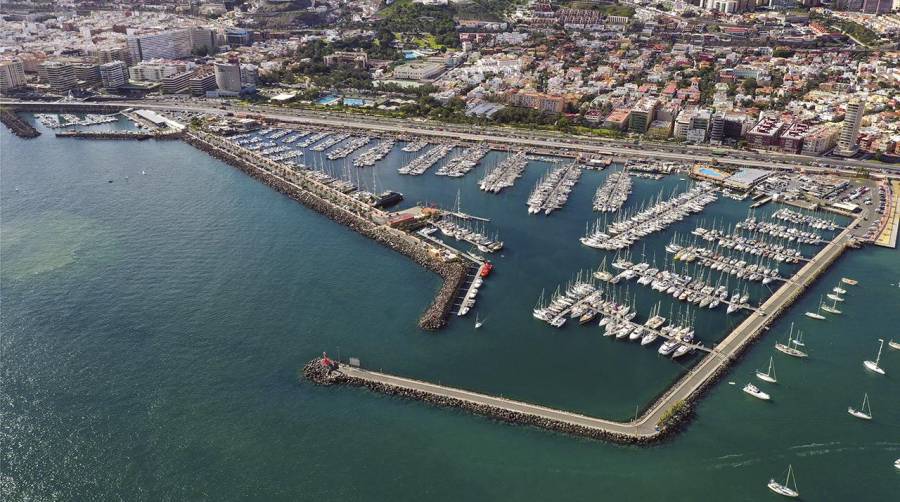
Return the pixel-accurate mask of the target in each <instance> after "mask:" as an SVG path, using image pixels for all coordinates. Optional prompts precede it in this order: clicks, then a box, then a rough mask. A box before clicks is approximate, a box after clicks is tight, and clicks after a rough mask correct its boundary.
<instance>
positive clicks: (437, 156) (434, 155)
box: [397, 144, 454, 176]
mask: <svg viewBox="0 0 900 502" xmlns="http://www.w3.org/2000/svg"><path fill="white" fill-rule="evenodd" d="M453 148H454V145H448V144H441V145H436V146H434V147H433V148H432V149H430V150H428V151H426V152H425V153H423V154H422V155H420V156H418V157H416V158H415V159H413V160H411V161H410V162H409V163H408V164H406V165H405V166H402V167H400V168H398V169H397V172H398V173H400V174H408V175H410V176H421V175H423V174H425V171H427V170H428V169H429V168H430V167H431V166H433V165H435V164H436V163H437V162H438V161H439V160H441V159H443V158H444V157H446V156H447V154H448V153H450V151H451V150H453Z"/></svg>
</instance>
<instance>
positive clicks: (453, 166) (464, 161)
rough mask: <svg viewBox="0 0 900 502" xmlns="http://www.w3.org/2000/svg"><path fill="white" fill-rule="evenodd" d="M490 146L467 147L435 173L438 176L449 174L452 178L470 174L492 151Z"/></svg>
mask: <svg viewBox="0 0 900 502" xmlns="http://www.w3.org/2000/svg"><path fill="white" fill-rule="evenodd" d="M490 151H491V150H490V148H487V147H485V146H482V145H478V146H473V147H471V148H466V149H465V150H464V151H463V152H462V153H461V154H459V155H457V156H456V157H453V158H452V159H450V160H449V161H447V163H445V164H444V165H442V166H441V167H439V168H438V170H437V171H435V172H434V174H436V175H438V176H449V177H451V178H461V177H463V176H465V175H466V174H468V173H469V172H470V171H472V169H475V166H477V165H478V163H479V162H481V160H482V159H483V158H484V156H485V155H487V154H488V152H490Z"/></svg>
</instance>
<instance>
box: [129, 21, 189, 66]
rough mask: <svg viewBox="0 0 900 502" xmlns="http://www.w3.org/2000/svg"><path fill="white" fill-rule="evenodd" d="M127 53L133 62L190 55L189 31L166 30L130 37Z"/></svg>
mask: <svg viewBox="0 0 900 502" xmlns="http://www.w3.org/2000/svg"><path fill="white" fill-rule="evenodd" d="M127 40H128V51H129V52H130V53H131V60H132V61H134V62H138V61H148V60H151V59H178V58H185V57H188V56H190V55H191V50H192V49H193V43H192V41H191V30H190V29H179V30H168V31H160V32H157V33H151V34H146V35H130V36H129V37H128V39H127Z"/></svg>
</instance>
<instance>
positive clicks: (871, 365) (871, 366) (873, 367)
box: [863, 338, 885, 375]
mask: <svg viewBox="0 0 900 502" xmlns="http://www.w3.org/2000/svg"><path fill="white" fill-rule="evenodd" d="M878 342H879V345H878V355H877V356H875V360H874V361H863V366H865V367H866V369H867V370H869V371H874V372H875V373H878V374H880V375H884V374H885V372H884V368H882V367H881V366H878V362H879V361H881V349H883V348H884V339H883V338H879V339H878Z"/></svg>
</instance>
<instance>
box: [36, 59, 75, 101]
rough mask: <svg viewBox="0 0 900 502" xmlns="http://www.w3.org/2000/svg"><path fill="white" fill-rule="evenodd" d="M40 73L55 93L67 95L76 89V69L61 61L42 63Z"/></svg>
mask: <svg viewBox="0 0 900 502" xmlns="http://www.w3.org/2000/svg"><path fill="white" fill-rule="evenodd" d="M40 71H41V73H43V74H44V75H45V76H46V77H45V78H46V80H47V82H48V83H49V84H50V89H52V90H53V91H54V92H58V93H65V92H69V91H70V90H72V89H73V88H75V85H76V83H77V82H78V79H77V78H76V77H75V67H74V66H72V65H71V64H69V63H63V62H61V61H45V62H43V63H41V66H40Z"/></svg>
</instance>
